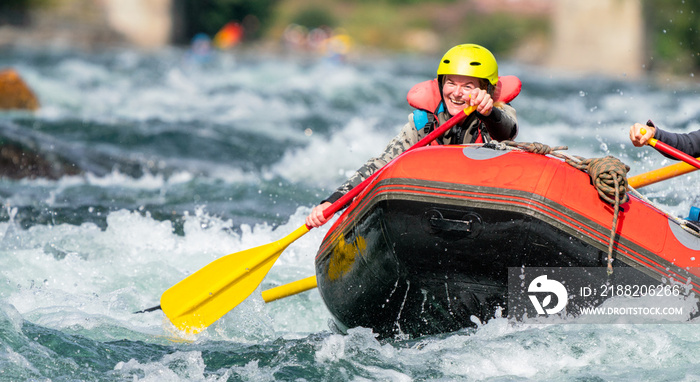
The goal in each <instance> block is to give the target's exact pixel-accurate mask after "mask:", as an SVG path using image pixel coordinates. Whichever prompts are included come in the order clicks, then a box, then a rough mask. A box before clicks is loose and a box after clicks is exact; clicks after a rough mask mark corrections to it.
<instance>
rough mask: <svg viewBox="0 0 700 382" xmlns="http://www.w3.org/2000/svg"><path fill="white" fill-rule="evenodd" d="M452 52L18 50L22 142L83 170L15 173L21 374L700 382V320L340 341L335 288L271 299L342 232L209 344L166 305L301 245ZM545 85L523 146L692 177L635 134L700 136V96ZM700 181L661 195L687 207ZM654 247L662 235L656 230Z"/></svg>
mask: <svg viewBox="0 0 700 382" xmlns="http://www.w3.org/2000/svg"><path fill="white" fill-rule="evenodd" d="M437 59H438V58H437V57H412V56H383V57H368V58H364V59H349V60H348V61H347V62H345V63H339V62H336V61H330V60H324V59H320V58H317V57H299V56H289V55H283V54H280V55H268V54H252V53H230V54H229V53H227V54H219V55H214V56H212V57H209V58H208V59H207V60H201V59H199V60H195V59H192V57H190V56H188V53H187V52H185V51H183V50H177V49H173V50H167V51H162V52H158V53H148V54H146V53H140V52H136V51H127V50H119V51H109V52H101V53H79V52H66V51H53V50H46V51H41V52H38V51H17V50H11V51H4V52H1V53H0V68H1V67H8V66H9V67H13V68H15V69H16V70H18V71H19V73H20V74H21V75H22V77H23V78H24V79H25V81H26V82H27V83H29V85H30V87H31V88H32V89H33V90H34V91H35V92H36V93H37V95H38V97H39V99H40V102H41V105H42V107H41V108H40V110H39V111H37V112H36V113H33V114H30V113H24V112H5V113H0V132H2V135H3V136H5V137H9V138H12V139H13V140H15V141H20V142H23V143H25V144H30V145H32V146H33V147H35V148H37V150H38V151H40V152H43V153H49V154H51V155H59V156H61V157H63V158H65V159H67V160H69V161H72V162H74V163H76V164H77V165H78V167H80V168H81V169H82V170H83V173H82V174H80V175H70V176H68V175H67V176H63V177H60V178H59V179H57V180H48V179H34V180H30V179H24V180H9V179H0V197H1V198H2V210H1V211H0V380H3V381H5V380H7V381H23V380H33V381H46V380H53V381H74V380H75V381H77V380H90V381H93V380H108V381H126V380H128V381H133V380H139V381H272V380H299V381H303V380H307V381H326V380H327V381H366V380H381V381H422V380H439V381H440V380H441V381H452V380H465V381H477V380H488V381H526V380H527V381H529V380H532V381H572V380H578V381H603V380H615V381H641V380H648V381H665V380H668V381H678V380H683V381H696V380H700V371H698V370H700V367H699V365H698V364H699V363H700V362H699V361H698V360H699V359H700V331H698V329H697V326H695V325H691V324H675V325H672V324H656V325H651V324H649V325H590V324H582V323H580V324H570V323H569V322H570V321H567V322H559V323H558V322H553V323H550V324H547V325H542V324H537V323H528V322H527V321H526V322H524V323H517V324H514V323H511V322H509V321H508V320H506V319H504V318H497V319H493V320H490V321H488V322H484V323H481V324H480V325H479V326H478V327H477V328H471V329H465V330H462V331H459V332H456V333H451V334H445V335H439V336H430V337H423V338H418V339H410V340H398V339H396V340H390V341H378V340H376V339H375V338H374V336H373V334H372V333H371V331H370V330H367V329H362V328H357V329H353V330H351V331H350V332H349V334H347V335H341V334H337V333H335V332H333V330H331V328H330V326H329V323H328V322H329V320H330V315H329V313H328V311H327V310H326V308H325V306H324V304H323V301H322V300H321V298H320V295H319V294H318V292H317V291H315V290H313V291H310V292H306V293H303V294H300V295H297V296H293V297H288V298H285V299H282V300H279V301H276V302H273V303H269V304H265V303H264V302H263V301H262V298H261V297H260V291H261V290H264V289H267V288H270V287H273V286H277V285H281V284H284V283H288V282H291V281H294V280H298V279H301V278H304V277H306V276H310V275H312V274H313V272H314V266H313V259H314V256H315V253H316V250H317V248H318V245H319V244H320V242H321V239H322V238H323V236H324V235H325V233H326V232H327V229H328V226H329V225H327V226H326V227H321V228H319V229H315V230H312V231H311V232H309V233H308V234H306V235H304V236H303V237H302V238H301V239H299V240H297V241H296V242H294V243H293V244H292V245H290V246H289V248H287V250H285V251H284V253H283V254H282V256H281V257H280V258H279V260H278V261H277V262H276V264H275V266H274V267H273V268H272V270H271V271H270V273H269V275H268V276H267V278H266V279H265V281H264V282H263V283H262V286H261V287H260V288H259V289H258V291H256V292H255V293H253V295H252V296H251V297H250V298H248V299H247V300H246V301H244V302H243V303H242V304H241V305H239V306H238V307H237V308H236V309H234V310H233V311H231V312H230V313H229V314H227V315H226V316H224V317H223V318H222V319H221V320H219V321H218V322H217V323H215V324H214V325H212V326H211V327H210V328H209V329H208V330H207V331H205V332H204V333H202V334H200V335H197V336H189V337H188V336H182V335H179V334H178V333H175V332H174V330H173V329H172V328H171V327H170V326H169V324H168V322H167V319H165V318H164V315H163V314H162V312H160V311H154V312H150V313H142V314H134V313H133V312H135V311H138V310H141V309H144V308H148V307H151V306H154V305H158V303H159V299H160V295H161V294H162V293H163V291H165V290H166V289H167V288H169V287H170V286H172V285H173V284H175V283H177V282H178V281H180V280H181V279H183V278H184V277H186V276H187V275H188V274H191V273H193V272H195V271H196V270H198V269H200V268H202V267H203V266H205V265H206V264H208V263H210V262H211V261H213V260H215V259H217V258H218V257H221V256H223V255H226V254H229V253H234V252H238V251H241V250H244V249H248V248H252V247H255V246H258V245H262V244H267V243H269V242H272V241H275V240H277V239H280V238H282V237H284V236H286V235H288V234H289V233H291V232H292V231H293V230H294V229H296V228H298V227H300V226H301V225H302V224H303V221H304V220H303V219H304V217H305V215H306V214H307V213H308V212H309V211H310V208H311V207H312V206H313V205H314V204H315V203H317V202H318V201H319V200H321V199H322V198H323V197H325V196H326V195H327V194H329V193H330V192H331V191H332V190H333V189H334V188H335V187H336V186H337V185H338V184H339V183H341V182H342V181H343V180H345V178H346V177H347V176H348V174H349V173H351V172H352V171H353V170H354V169H356V168H357V167H359V166H360V165H361V164H362V163H363V162H364V161H365V160H366V159H367V158H369V157H370V156H373V155H375V154H377V153H379V152H380V151H381V150H382V149H383V147H384V145H385V144H386V143H387V142H388V141H389V139H390V138H391V137H393V135H394V134H395V133H396V132H398V130H399V129H400V127H401V126H402V125H403V124H404V123H405V121H406V118H407V115H408V114H409V113H410V111H411V110H410V108H409V106H408V105H407V103H406V101H405V95H406V92H407V91H408V89H410V87H411V86H412V85H413V84H415V83H418V82H420V81H423V80H426V79H429V78H431V77H432V76H433V75H434V71H435V67H436V62H437ZM501 74H512V75H517V76H518V77H520V78H521V80H522V81H523V91H522V93H521V94H520V96H519V97H518V98H516V99H515V100H514V101H513V103H512V104H513V106H514V107H515V108H516V109H517V110H518V116H519V121H520V129H521V130H520V135H519V136H518V140H519V141H526V142H532V141H539V142H543V143H547V144H550V145H568V147H569V150H568V152H569V153H571V154H575V155H580V156H584V157H600V156H605V155H613V156H616V157H618V158H620V159H621V160H623V161H624V162H625V163H627V164H628V165H630V166H631V172H630V174H631V175H636V174H639V173H642V172H645V171H650V170H652V169H656V168H659V167H662V166H664V165H667V164H670V163H671V161H669V160H668V159H666V158H664V157H662V156H661V155H660V154H658V153H656V152H654V151H653V149H651V148H648V147H647V148H634V147H633V146H632V145H631V144H630V143H629V140H628V138H627V130H628V128H629V126H630V124H632V123H633V122H645V121H646V120H647V119H652V120H654V122H656V124H657V125H659V126H662V127H666V128H668V129H669V130H672V131H690V130H693V129H697V128H700V126H699V125H698V122H697V121H698V116H699V115H700V96H699V95H698V87H697V86H694V85H692V84H691V85H689V83H690V82H691V81H692V80H693V78H692V76H691V75H688V78H687V79H688V82H686V81H683V79H682V78H681V79H680V81H678V79H674V80H673V82H672V81H671V80H665V79H661V80H657V81H650V80H635V81H631V80H628V79H626V78H625V76H624V74H623V73H621V74H620V76H619V77H617V78H601V77H591V76H580V75H574V74H571V73H561V72H555V71H551V70H547V69H544V68H536V67H528V66H525V65H519V64H517V63H509V62H503V63H501ZM698 176H700V175H698V174H694V173H691V174H688V175H684V176H681V177H678V178H675V179H672V180H669V181H666V182H662V183H660V184H656V185H652V186H648V187H645V188H643V189H640V191H641V192H642V193H644V194H645V195H646V196H647V197H649V198H650V199H651V200H652V201H654V202H655V203H657V204H658V205H659V206H660V207H661V208H663V209H664V210H666V211H669V212H670V213H672V214H674V215H678V216H686V215H687V213H688V210H689V208H690V206H692V205H700V193H698V192H697V187H696V186H695V185H696V184H697V179H698ZM650 234H653V230H651V232H650Z"/></svg>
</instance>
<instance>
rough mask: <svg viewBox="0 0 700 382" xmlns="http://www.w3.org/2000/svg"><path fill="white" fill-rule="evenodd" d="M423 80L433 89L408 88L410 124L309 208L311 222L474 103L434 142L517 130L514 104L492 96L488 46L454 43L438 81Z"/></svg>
mask: <svg viewBox="0 0 700 382" xmlns="http://www.w3.org/2000/svg"><path fill="white" fill-rule="evenodd" d="M423 84H428V85H426V86H433V87H435V86H436V87H437V88H436V89H419V90H418V91H414V89H415V88H414V89H412V91H411V92H409V96H408V101H409V104H410V105H411V106H413V107H415V108H416V110H415V111H414V112H413V113H412V114H411V115H409V117H408V123H407V124H406V125H405V126H404V127H403V129H402V130H401V132H400V133H399V135H397V136H396V137H395V138H394V139H392V140H391V142H389V144H388V145H387V147H386V149H385V150H384V152H383V153H382V154H381V155H380V156H379V157H376V158H372V159H370V160H369V161H367V163H365V164H364V165H363V166H362V167H360V169H358V170H357V172H356V173H355V174H354V175H353V176H351V177H350V179H348V180H347V181H346V182H345V183H343V184H342V185H341V186H340V187H338V189H337V190H336V191H335V192H334V193H333V194H331V195H330V196H329V197H328V198H327V199H325V200H324V201H322V202H321V204H319V205H318V206H316V207H315V208H314V209H313V210H312V211H311V213H310V214H309V216H307V218H306V224H307V225H308V226H309V227H318V226H320V225H323V224H324V223H325V222H326V220H327V219H326V218H325V217H324V216H323V210H324V209H326V208H327V207H328V206H330V205H331V203H333V202H335V201H336V200H338V199H340V197H341V196H343V195H344V194H345V193H347V192H348V191H349V190H351V189H352V188H353V187H355V186H356V185H358V184H360V182H362V181H363V180H364V179H366V178H367V177H368V176H370V175H372V174H373V173H374V172H376V171H377V170H379V169H380V168H382V167H383V166H384V165H386V164H387V163H389V161H391V160H392V159H394V158H395V157H397V156H398V155H400V154H401V153H403V152H404V151H406V150H407V149H408V148H410V147H411V146H413V145H414V144H416V143H417V142H418V141H419V140H421V139H422V138H423V137H425V136H426V135H428V134H429V133H430V132H431V131H432V130H433V129H434V128H435V127H436V126H439V125H441V124H443V123H445V122H446V121H447V120H449V119H450V118H451V117H452V116H454V115H456V114H457V113H460V112H462V111H463V110H464V109H465V108H467V107H469V106H476V112H474V113H472V114H471V115H470V116H469V117H467V118H466V119H465V120H464V121H463V122H462V123H461V124H459V125H457V126H455V127H453V128H452V129H451V130H450V131H448V132H447V133H446V134H444V135H443V136H442V137H440V138H438V139H437V140H436V142H437V144H464V143H475V142H488V141H490V140H496V141H502V140H508V139H513V138H515V136H516V135H517V133H518V123H517V119H516V117H515V109H513V107H511V106H510V105H508V104H506V103H504V102H495V101H494V95H495V93H496V91H497V88H498V85H499V77H498V64H497V63H496V59H495V58H494V56H493V54H491V52H490V51H489V50H488V49H486V48H484V47H482V46H479V45H476V44H462V45H457V46H455V47H453V48H452V49H450V50H449V51H447V53H445V55H444V56H443V57H442V59H441V60H440V64H439V66H438V69H437V81H426V83H423ZM419 85H422V84H419ZM417 86H418V85H417ZM518 90H519V88H518ZM516 95H517V94H516ZM513 97H514V96H513ZM510 99H512V97H511V98H510ZM510 99H507V100H508V101H509V100H510Z"/></svg>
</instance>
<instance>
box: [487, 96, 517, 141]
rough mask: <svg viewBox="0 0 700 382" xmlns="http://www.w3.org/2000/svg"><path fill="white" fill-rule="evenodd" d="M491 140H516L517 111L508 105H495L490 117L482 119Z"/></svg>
mask: <svg viewBox="0 0 700 382" xmlns="http://www.w3.org/2000/svg"><path fill="white" fill-rule="evenodd" d="M479 119H481V120H482V121H483V122H484V124H485V125H486V129H487V130H488V132H489V135H490V136H491V138H493V139H495V140H497V141H505V140H510V139H514V138H515V137H516V136H517V135H518V119H517V118H516V116H515V109H514V108H513V107H512V106H510V105H508V104H499V105H495V106H494V108H493V109H492V111H491V114H489V116H488V117H481V118H479Z"/></svg>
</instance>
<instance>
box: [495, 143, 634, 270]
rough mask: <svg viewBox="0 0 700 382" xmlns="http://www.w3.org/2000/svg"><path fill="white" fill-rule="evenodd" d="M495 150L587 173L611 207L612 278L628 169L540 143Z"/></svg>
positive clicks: (607, 159) (612, 159) (614, 160)
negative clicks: (551, 161) (512, 150)
mask: <svg viewBox="0 0 700 382" xmlns="http://www.w3.org/2000/svg"><path fill="white" fill-rule="evenodd" d="M496 146H497V147H498V146H502V148H505V146H508V147H515V148H518V149H521V150H523V151H528V152H531V153H535V154H541V155H552V156H554V157H557V158H560V159H563V160H564V161H565V162H566V163H568V164H569V165H571V166H573V167H574V168H577V169H579V170H581V171H583V172H586V173H588V176H590V178H591V181H592V183H593V186H594V187H595V189H596V191H598V196H599V197H600V198H601V199H603V200H604V201H605V202H607V203H608V204H611V205H613V206H614V213H613V221H612V227H611V229H610V241H609V243H608V274H612V272H613V268H612V262H613V257H612V256H613V250H614V246H615V233H616V232H617V219H618V215H619V212H620V205H621V204H624V203H627V201H628V200H629V195H627V173H628V172H629V170H630V167H629V166H628V165H626V164H624V163H622V161H620V160H619V159H617V158H615V157H613V156H610V155H608V156H606V157H603V158H583V157H579V156H574V155H564V154H563V153H561V152H559V151H561V150H567V149H568V147H567V146H554V147H550V146H548V145H545V144H543V143H539V142H532V143H528V142H513V141H503V142H500V143H497V144H496Z"/></svg>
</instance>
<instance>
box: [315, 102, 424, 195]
mask: <svg viewBox="0 0 700 382" xmlns="http://www.w3.org/2000/svg"><path fill="white" fill-rule="evenodd" d="M418 140H419V137H418V131H417V130H416V128H415V127H414V125H413V114H411V115H409V117H408V123H407V124H406V125H404V127H403V128H402V129H401V132H399V134H398V135H397V136H396V137H394V139H392V140H391V142H389V144H388V145H387V146H386V148H385V149H384V152H383V153H382V154H381V155H379V156H378V157H375V158H371V159H370V160H368V161H367V162H366V163H365V164H364V165H362V167H360V168H359V169H358V170H357V171H356V172H355V174H354V175H352V176H351V177H350V179H348V180H347V181H346V182H345V183H343V184H342V185H341V186H340V187H338V189H336V190H335V192H334V193H333V194H331V195H330V196H329V197H328V198H326V199H325V200H324V202H331V203H334V202H335V201H336V200H338V199H340V198H341V197H342V196H343V195H345V194H346V193H347V192H348V191H350V190H352V189H353V188H354V187H355V186H357V185H358V184H360V183H362V181H363V180H365V179H367V178H368V177H369V176H370V175H372V174H374V173H375V172H377V170H379V169H380V168H382V167H384V165H386V164H387V163H389V162H390V161H391V160H392V159H394V158H396V157H397V156H399V155H400V154H401V153H403V152H404V151H406V150H408V149H409V148H410V147H411V146H413V145H414V144H416V143H417V142H418Z"/></svg>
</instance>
